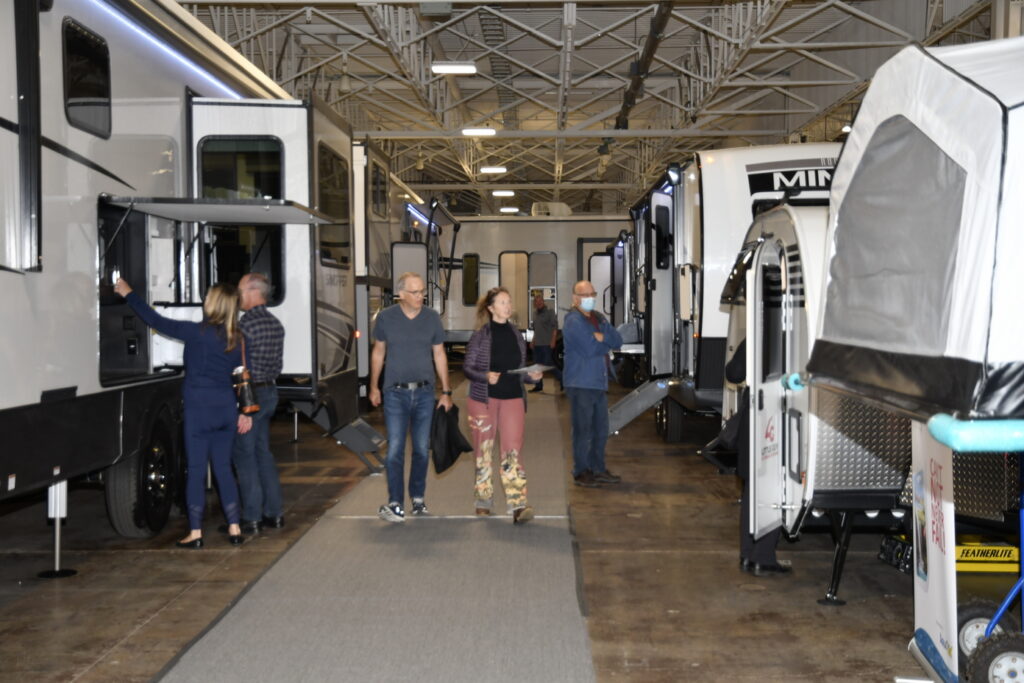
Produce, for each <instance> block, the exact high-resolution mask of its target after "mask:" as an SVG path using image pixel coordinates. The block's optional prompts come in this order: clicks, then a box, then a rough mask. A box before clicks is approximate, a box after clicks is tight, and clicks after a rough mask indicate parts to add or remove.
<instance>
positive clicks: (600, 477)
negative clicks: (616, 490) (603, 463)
mask: <svg viewBox="0 0 1024 683" xmlns="http://www.w3.org/2000/svg"><path fill="white" fill-rule="evenodd" d="M594 481H596V482H597V483H598V484H618V483H619V482H620V481H622V477H620V476H618V475H617V474H612V473H611V472H609V471H608V470H605V471H604V472H597V473H596V474H595V475H594Z"/></svg>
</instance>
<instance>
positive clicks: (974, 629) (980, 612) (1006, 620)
mask: <svg viewBox="0 0 1024 683" xmlns="http://www.w3.org/2000/svg"><path fill="white" fill-rule="evenodd" d="M998 609H999V603H997V602H993V601H992V600H971V601H970V602H966V603H964V604H962V605H957V608H956V644H957V648H958V649H959V651H960V654H959V657H958V661H959V662H960V677H961V678H966V676H967V662H968V661H969V659H970V657H971V655H972V654H974V651H975V650H976V649H977V647H978V643H979V642H981V639H982V638H984V637H985V629H986V628H988V624H989V622H990V621H991V620H992V617H993V616H995V613H996V610H998ZM1014 611H1015V610H1009V611H1007V613H1006V614H1004V615H1003V618H1002V619H1000V620H999V625H998V626H996V630H995V631H993V632H992V635H993V636H996V635H999V634H1002V633H1015V632H1017V631H1020V624H1019V623H1017V617H1016V615H1015V614H1014Z"/></svg>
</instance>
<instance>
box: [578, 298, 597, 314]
mask: <svg viewBox="0 0 1024 683" xmlns="http://www.w3.org/2000/svg"><path fill="white" fill-rule="evenodd" d="M596 301H597V299H596V298H595V297H592V296H585V297H581V298H580V309H581V310H584V311H586V312H587V313H590V312H591V311H592V310H594V303H595V302H596Z"/></svg>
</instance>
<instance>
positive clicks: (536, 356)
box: [533, 344, 562, 383]
mask: <svg viewBox="0 0 1024 683" xmlns="http://www.w3.org/2000/svg"><path fill="white" fill-rule="evenodd" d="M533 362H534V363H539V364H540V365H550V366H551V367H553V368H554V370H552V371H551V374H552V375H554V376H555V379H557V380H558V381H559V382H561V381H562V371H561V370H559V369H558V366H557V365H555V352H554V350H553V349H552V348H551V347H550V346H537V345H536V344H534V345H533ZM543 382H544V380H541V383H543Z"/></svg>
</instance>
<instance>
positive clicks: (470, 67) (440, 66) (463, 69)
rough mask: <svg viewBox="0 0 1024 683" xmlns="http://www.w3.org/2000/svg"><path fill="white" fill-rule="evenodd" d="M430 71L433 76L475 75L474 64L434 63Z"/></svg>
mask: <svg viewBox="0 0 1024 683" xmlns="http://www.w3.org/2000/svg"><path fill="white" fill-rule="evenodd" d="M430 71H431V72H433V73H435V74H475V73H476V64H474V63H473V62H434V63H433V64H431V65H430Z"/></svg>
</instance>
